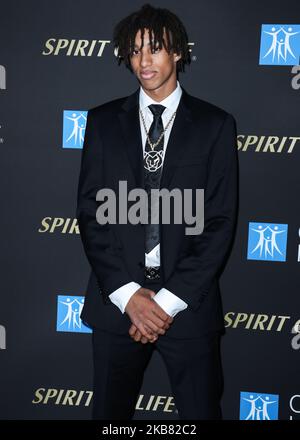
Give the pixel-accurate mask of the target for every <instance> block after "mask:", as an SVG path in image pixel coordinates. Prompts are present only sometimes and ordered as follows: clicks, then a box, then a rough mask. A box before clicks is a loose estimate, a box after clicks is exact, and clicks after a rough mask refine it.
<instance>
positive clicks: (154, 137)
mask: <svg viewBox="0 0 300 440" xmlns="http://www.w3.org/2000/svg"><path fill="white" fill-rule="evenodd" d="M165 108H166V107H164V106H163V105H160V104H151V105H149V109H150V110H151V112H152V113H153V122H152V124H151V127H150V130H149V133H148V136H149V138H150V141H151V142H152V144H154V143H155V142H157V141H158V138H159V136H160V135H161V134H162V132H163V129H164V126H163V122H162V117H161V115H162V113H163V111H164V110H165ZM163 149H164V136H162V138H161V140H160V142H159V144H158V145H156V147H155V148H154V150H153V151H152V149H151V147H150V144H149V142H148V139H147V140H146V144H145V153H144V177H145V190H146V191H147V194H148V224H145V250H146V253H147V254H148V253H149V252H150V251H151V250H152V249H153V248H154V247H155V246H157V244H158V243H159V242H160V236H159V224H150V222H151V198H150V194H151V189H159V185H160V177H161V169H162V161H163V154H164V152H163ZM158 201H159V199H158V198H155V202H154V204H153V211H154V212H153V215H154V217H156V218H158V210H159V204H158Z"/></svg>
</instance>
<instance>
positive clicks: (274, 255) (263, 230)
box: [247, 222, 288, 261]
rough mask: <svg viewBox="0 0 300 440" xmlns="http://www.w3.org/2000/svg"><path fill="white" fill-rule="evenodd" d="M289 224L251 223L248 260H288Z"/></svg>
mask: <svg viewBox="0 0 300 440" xmlns="http://www.w3.org/2000/svg"><path fill="white" fill-rule="evenodd" d="M287 232H288V225H286V224H280V223H252V222H250V223H249V233H248V255H247V259H248V260H267V261H286V245H287Z"/></svg>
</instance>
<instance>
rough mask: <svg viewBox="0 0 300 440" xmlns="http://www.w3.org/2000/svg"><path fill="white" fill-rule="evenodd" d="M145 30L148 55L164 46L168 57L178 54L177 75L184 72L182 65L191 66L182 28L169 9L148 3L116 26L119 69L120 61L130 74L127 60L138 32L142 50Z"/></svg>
mask: <svg viewBox="0 0 300 440" xmlns="http://www.w3.org/2000/svg"><path fill="white" fill-rule="evenodd" d="M145 28H147V29H149V37H150V48H151V51H152V50H153V48H154V47H156V46H157V45H158V46H159V49H161V48H162V46H164V48H165V50H166V51H167V52H168V53H170V52H171V51H174V52H175V53H178V54H180V55H181V58H180V59H179V60H178V61H177V63H176V69H177V72H184V66H185V64H190V62H191V56H190V51H189V48H188V36H187V32H186V30H185V27H184V25H183V24H182V22H181V21H180V20H179V18H178V17H177V16H176V15H175V14H173V13H172V12H171V11H169V10H168V9H162V8H154V7H153V6H151V5H149V4H148V3H147V4H145V5H144V6H142V8H141V9H140V10H139V11H136V12H133V13H132V14H130V15H128V16H127V17H126V18H124V19H123V20H121V21H120V22H119V23H118V24H117V25H116V26H115V29H114V32H113V42H114V50H115V53H116V55H117V60H118V65H120V64H121V62H122V61H123V62H124V64H125V66H126V67H127V68H128V69H129V70H130V71H131V72H133V70H132V68H131V64H130V56H131V53H132V51H133V49H134V44H135V37H136V34H137V32H138V31H139V30H140V31H141V39H142V46H141V47H143V45H144V33H145ZM164 28H165V30H166V38H167V41H166V42H165V40H164V38H163V33H164ZM153 34H154V35H153ZM152 38H153V41H152Z"/></svg>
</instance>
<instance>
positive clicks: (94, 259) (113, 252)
mask: <svg viewBox="0 0 300 440" xmlns="http://www.w3.org/2000/svg"><path fill="white" fill-rule="evenodd" d="M103 187H104V176H103V145H102V142H101V139H100V136H99V130H98V128H97V126H96V124H95V121H94V115H93V111H92V110H89V111H88V115H87V123H86V130H85V137H84V144H83V150H82V156H81V165H80V174H79V182H78V190H77V207H76V217H77V220H78V225H79V230H80V235H81V240H82V243H83V247H84V251H85V254H86V256H87V259H88V261H89V263H90V265H91V268H92V270H93V272H94V273H95V275H96V278H97V281H98V284H99V287H100V288H101V290H102V291H103V292H102V293H103V294H104V295H105V296H108V295H109V294H110V293H111V292H113V291H115V290H116V289H118V288H119V287H121V286H123V285H124V284H127V283H129V282H131V281H133V280H132V279H131V277H130V275H129V274H128V272H127V269H126V267H125V265H124V261H123V260H122V258H121V257H120V256H119V255H118V252H117V247H118V242H117V239H116V237H115V235H114V232H113V231H112V229H111V227H110V225H109V224H105V225H101V224H99V223H98V222H97V219H96V211H97V208H98V206H99V203H101V202H98V201H96V194H97V192H98V190H99V189H101V188H103Z"/></svg>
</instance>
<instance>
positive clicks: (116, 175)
mask: <svg viewBox="0 0 300 440" xmlns="http://www.w3.org/2000/svg"><path fill="white" fill-rule="evenodd" d="M120 180H126V181H127V186H128V191H130V190H131V189H134V188H143V187H144V186H143V185H144V183H143V182H144V181H143V148H142V138H141V131H140V122H139V89H137V90H136V91H135V92H134V93H133V94H132V95H130V96H128V97H125V98H124V97H123V98H120V99H116V100H113V101H110V102H107V103H105V104H103V105H100V106H97V107H94V108H92V109H90V110H89V111H88V117H87V126H86V131H85V138H84V145H83V150H82V158H81V169H80V176H79V184H78V198H77V209H76V217H77V219H78V224H79V229H80V234H81V239H82V243H83V246H84V250H85V253H86V256H87V258H88V261H89V263H90V266H91V273H90V277H89V281H88V286H87V291H86V299H85V305H84V308H83V311H82V314H81V318H82V320H83V321H84V322H86V323H87V324H89V325H91V326H95V327H99V328H102V329H105V330H108V331H112V332H116V333H126V332H128V330H129V328H130V325H131V321H130V318H129V317H128V315H127V314H126V312H125V313H124V314H122V313H121V311H120V310H119V309H118V307H117V306H116V305H114V304H113V303H112V302H111V301H110V299H109V294H110V293H112V292H113V291H114V290H115V289H117V288H119V287H121V286H122V285H124V284H126V283H128V282H130V281H136V282H137V283H139V284H140V285H142V286H143V285H144V264H145V248H144V225H142V224H141V223H140V224H137V225H133V224H130V223H128V224H118V223H116V224H109V225H108V224H107V225H100V224H99V223H98V222H97V220H96V210H97V208H98V206H99V203H100V202H97V201H96V193H97V191H98V190H99V189H101V188H111V189H113V190H114V191H115V194H118V188H119V181H120ZM160 188H167V189H168V190H171V189H173V188H179V189H181V190H183V189H185V188H186V189H187V188H188V189H196V188H198V189H204V200H205V205H204V231H203V232H202V234H199V235H186V234H185V227H186V226H187V224H185V223H184V222H183V223H182V224H180V225H179V224H174V223H173V224H172V214H173V213H172V212H171V224H162V225H161V238H160V255H161V257H160V258H161V270H162V276H163V280H164V284H163V286H164V287H165V288H167V289H169V290H170V291H171V292H173V293H174V294H175V295H177V296H178V297H179V298H181V299H183V300H184V301H185V302H186V303H187V304H188V307H187V308H186V309H185V310H183V311H181V312H179V313H178V314H177V315H176V316H175V317H174V321H173V323H172V325H171V326H170V328H169V329H168V334H169V335H170V336H174V337H178V338H186V337H197V336H199V335H202V334H204V333H206V332H208V331H212V330H217V329H222V328H223V326H224V324H223V322H224V321H223V312H222V305H221V298H220V289H219V282H218V278H219V275H220V272H221V270H222V268H223V266H224V263H225V261H226V258H227V257H228V253H229V250H230V247H231V244H232V239H233V236H234V231H235V224H236V214H237V196H238V194H237V189H238V158H237V146H236V125H235V120H234V118H233V117H232V115H230V114H229V113H227V112H226V111H224V110H222V109H221V108H219V107H216V106H214V105H212V104H210V103H208V102H205V101H203V100H201V99H199V98H196V97H193V96H191V95H190V94H188V93H187V92H186V90H185V89H184V88H183V87H182V96H181V99H180V102H179V105H178V108H177V114H176V117H175V120H174V122H173V127H172V130H171V133H170V137H169V141H168V145H167V150H166V155H165V159H164V164H163V169H162V176H161V184H160ZM193 193H194V194H195V191H194V192H193ZM193 200H195V199H193ZM134 203H135V202H131V203H130V202H129V203H128V208H129V207H130V206H131V204H134ZM188 226H190V225H188Z"/></svg>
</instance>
